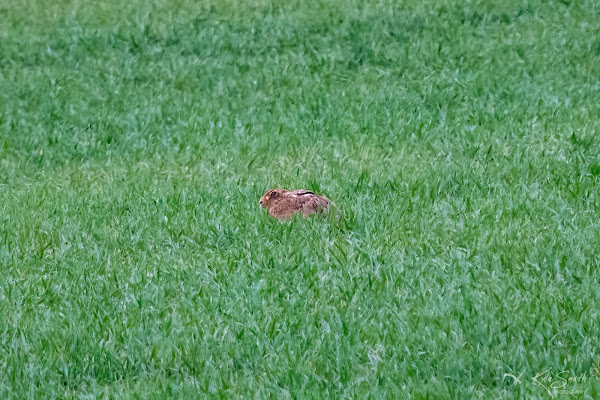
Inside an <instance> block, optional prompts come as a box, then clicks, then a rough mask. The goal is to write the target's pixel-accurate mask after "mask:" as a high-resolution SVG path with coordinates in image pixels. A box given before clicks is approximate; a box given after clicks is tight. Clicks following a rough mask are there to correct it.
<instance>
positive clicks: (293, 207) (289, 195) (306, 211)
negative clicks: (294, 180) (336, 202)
mask: <svg viewBox="0 0 600 400" xmlns="http://www.w3.org/2000/svg"><path fill="white" fill-rule="evenodd" d="M259 203H260V206H261V207H262V208H267V209H268V210H269V215H270V216H271V217H275V218H278V219H287V218H291V217H292V215H294V214H296V213H302V216H303V217H306V216H308V215H311V214H315V213H317V212H319V211H325V210H327V207H328V206H329V199H328V198H327V197H325V196H319V195H316V194H314V193H313V192H311V191H309V190H291V191H290V190H284V189H271V190H269V191H268V192H267V193H265V194H264V196H263V197H261V198H260V201H259Z"/></svg>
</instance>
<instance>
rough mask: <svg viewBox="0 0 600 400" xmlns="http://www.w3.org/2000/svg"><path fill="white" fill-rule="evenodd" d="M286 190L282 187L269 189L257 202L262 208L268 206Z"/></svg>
mask: <svg viewBox="0 0 600 400" xmlns="http://www.w3.org/2000/svg"><path fill="white" fill-rule="evenodd" d="M286 192H287V190H283V189H271V190H269V191H268V192H267V193H265V194H264V195H263V197H261V198H260V201H259V204H260V206H261V207H262V208H269V207H271V205H272V202H273V201H277V199H279V198H280V197H282V196H283V195H284V194H285V193H286Z"/></svg>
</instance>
